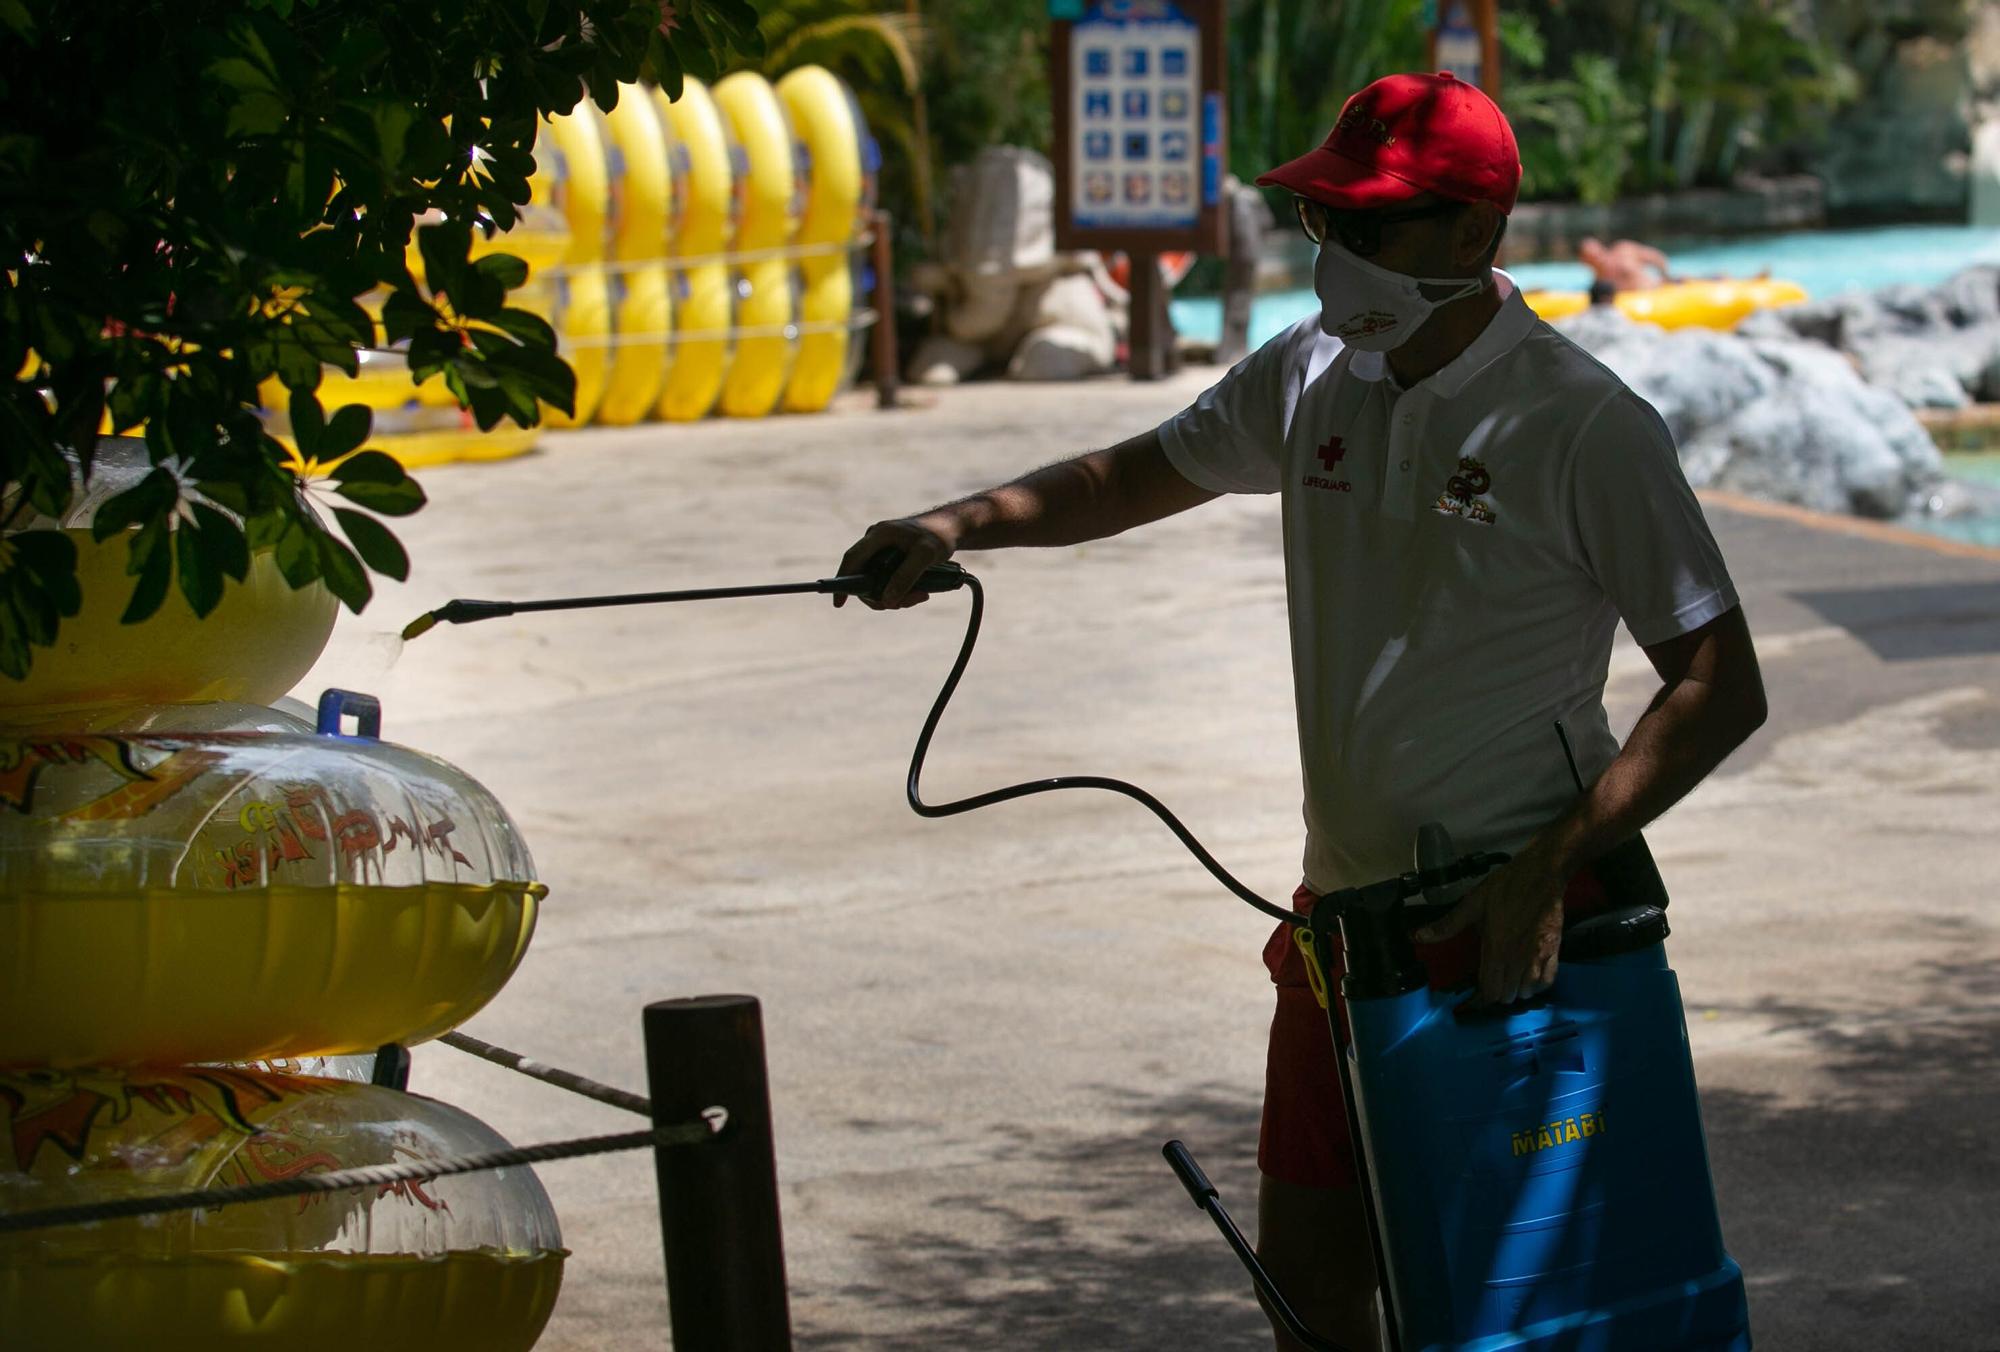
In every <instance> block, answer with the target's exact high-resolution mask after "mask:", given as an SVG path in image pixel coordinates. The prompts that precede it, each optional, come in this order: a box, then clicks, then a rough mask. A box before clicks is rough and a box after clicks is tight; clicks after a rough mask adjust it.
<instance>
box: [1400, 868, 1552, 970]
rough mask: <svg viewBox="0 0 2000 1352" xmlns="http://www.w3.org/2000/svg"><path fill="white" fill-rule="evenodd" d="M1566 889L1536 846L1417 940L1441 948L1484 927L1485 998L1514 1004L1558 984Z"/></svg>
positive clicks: (1490, 876) (1481, 956)
mask: <svg viewBox="0 0 2000 1352" xmlns="http://www.w3.org/2000/svg"><path fill="white" fill-rule="evenodd" d="M1565 890H1566V889H1565V885H1564V882H1563V879H1562V877H1561V875H1560V874H1558V873H1557V871H1556V870H1555V869H1553V868H1550V867H1548V866H1547V865H1546V864H1545V863H1544V862H1543V861H1542V860H1541V859H1540V857H1539V856H1538V855H1537V854H1536V853H1535V851H1534V850H1533V848H1532V847H1531V848H1530V849H1528V850H1524V851H1523V852H1522V853H1521V854H1519V855H1518V856H1516V857H1515V859H1514V860H1513V862H1511V863H1507V864H1503V865H1501V866H1500V867H1499V868H1498V869H1495V870H1494V871H1493V872H1492V873H1489V874H1487V875H1486V877H1485V879H1484V880H1483V881H1482V882H1481V883H1480V884H1479V886H1477V887H1475V888H1474V889H1473V890H1472V891H1471V892H1469V893H1467V894H1466V895H1465V897H1464V898H1463V899H1462V900H1461V901H1460V902H1459V903H1458V905H1456V906H1454V907H1452V908H1451V910H1450V911H1449V912H1447V913H1446V914H1445V916H1444V918H1443V919H1441V920H1438V921H1436V922H1434V923H1432V924H1429V925H1426V926H1424V927H1423V928H1422V929H1420V930H1418V931H1417V932H1416V935H1415V937H1416V939H1417V940H1418V941H1419V942H1421V943H1427V944H1428V943H1437V942H1439V941H1440V940H1444V939H1449V938H1451V937H1452V936H1453V935H1454V934H1458V933H1460V932H1461V931H1463V930H1465V929H1467V928H1469V927H1470V926H1472V925H1476V924H1480V923H1482V922H1483V923H1484V926H1485V927H1484V929H1483V930H1482V931H1481V934H1480V943H1479V999H1480V1001H1481V1002H1482V1003H1484V1004H1487V1005H1511V1004H1513V1003H1514V1002H1515V1001H1517V1000H1526V999H1528V998H1529V997H1531V996H1535V995H1539V994H1541V993H1542V992H1543V991H1545V990H1547V989H1548V988H1549V987H1550V986H1551V985H1553V984H1555V979H1556V955H1557V954H1558V953H1559V952H1560V951H1561V949H1562V927H1563V892H1564V891H1565Z"/></svg>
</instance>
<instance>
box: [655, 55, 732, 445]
mask: <svg viewBox="0 0 2000 1352" xmlns="http://www.w3.org/2000/svg"><path fill="white" fill-rule="evenodd" d="M653 99H654V102H655V104H656V106H658V107H659V108H660V109H661V110H662V111H664V112H665V113H666V115H667V119H668V121H669V123H670V124H671V125H672V127H673V130H674V135H675V138H676V140H677V142H678V147H679V149H680V150H681V152H682V153H684V154H685V155H686V156H687V190H686V192H685V193H684V194H683V195H682V201H681V204H680V205H681V225H680V229H679V230H677V231H676V232H675V234H674V256H675V257H676V258H710V259H712V258H713V257H714V256H715V255H717V254H720V253H722V252H723V251H724V250H725V249H727V248H728V247H729V242H730V240H731V239H732V238H733V237H734V236H735V233H736V174H735V169H734V163H735V154H734V149H733V147H734V143H733V142H732V141H731V139H730V132H729V124H728V123H727V122H726V121H725V120H724V119H723V117H722V114H721V112H720V111H718V110H717V108H716V106H715V100H714V99H713V98H711V97H710V95H709V92H708V87H707V86H706V85H704V84H702V82H701V81H699V80H697V79H694V78H693V77H691V76H690V77H689V78H688V79H687V80H686V82H685V83H684V84H683V85H682V87H681V96H680V98H678V99H676V100H674V101H673V102H672V103H669V102H668V101H667V96H666V95H665V94H663V93H661V92H660V91H659V90H657V89H656V90H654V91H653ZM672 285H673V296H674V300H673V304H674V311H675V318H676V321H677V322H676V327H675V333H674V349H673V354H672V357H671V361H670V364H669V365H668V367H667V372H666V381H665V383H664V385H663V386H662V387H661V390H660V401H659V405H658V412H659V416H661V417H662V418H667V419H670V420H671V421H674V422H690V421H693V420H694V419H696V418H704V417H707V416H708V412H709V410H710V409H712V408H714V407H715V401H716V399H717V398H718V397H719V396H720V395H721V393H722V378H723V374H724V372H726V371H727V370H728V368H729V353H730V339H729V334H728V329H729V325H730V321H731V319H732V318H733V316H734V313H735V305H734V291H733V289H732V288H731V286H730V279H729V268H728V266H727V265H725V264H723V263H719V262H713V261H711V262H705V263H701V262H698V263H694V264H692V265H687V266H677V267H675V268H674V269H673V273H672ZM697 335H709V336H697Z"/></svg>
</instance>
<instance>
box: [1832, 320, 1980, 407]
mask: <svg viewBox="0 0 2000 1352" xmlns="http://www.w3.org/2000/svg"><path fill="white" fill-rule="evenodd" d="M1853 351H1854V357H1855V360H1856V362H1857V363H1858V364H1859V366H1860V368H1861V374H1862V378H1863V379H1865V380H1867V381H1868V383H1869V384H1871V385H1874V386H1876V387H1877V388H1878V389H1884V390H1887V391H1889V392H1890V393H1891V394H1893V395H1895V396H1896V397H1897V398H1898V399H1901V400H1902V401H1903V402H1904V404H1906V405H1908V406H1909V407H1911V408H1964V407H1965V406H1966V405H1967V404H1969V403H1971V402H1972V396H1971V395H1970V394H1969V393H1967V391H1966V386H1967V385H1968V384H1976V383H1977V382H1978V380H1979V372H1980V371H1983V370H1984V369H1985V362H1984V360H1979V361H1977V362H1976V363H1974V367H1973V369H1972V370H1971V371H1970V372H1968V373H1965V374H1961V371H1962V369H1963V362H1962V360H1961V359H1960V356H1961V354H1959V353H1955V352H1948V351H1945V350H1944V344H1942V343H1939V342H1925V341H1923V340H1921V339H1914V338H1901V337H1885V338H1876V339H1872V340H1870V341H1868V342H1864V343H1859V344H1857V345H1856V346H1855V347H1854V349H1853Z"/></svg>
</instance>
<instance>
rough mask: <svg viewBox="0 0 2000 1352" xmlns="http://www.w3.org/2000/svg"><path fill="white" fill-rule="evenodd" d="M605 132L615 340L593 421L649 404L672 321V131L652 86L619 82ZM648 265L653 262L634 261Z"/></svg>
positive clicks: (630, 415) (620, 420)
mask: <svg viewBox="0 0 2000 1352" xmlns="http://www.w3.org/2000/svg"><path fill="white" fill-rule="evenodd" d="M604 121H605V127H606V130H607V131H608V132H609V134H610V150H611V162H612V163H611V183H612V192H613V194H614V195H616V196H617V197H618V199H619V202H618V210H617V213H616V217H615V221H614V224H613V234H612V237H611V261H612V262H613V263H614V264H616V265H618V266H616V267H614V268H612V269H611V270H610V272H609V273H608V275H607V280H608V282H609V284H610V290H611V305H612V314H613V321H612V322H613V325H614V327H615V328H616V330H617V333H618V341H617V343H616V344H615V345H614V346H613V347H612V349H611V364H610V369H609V371H608V373H607V375H606V380H605V388H604V399H603V401H602V402H601V403H600V404H599V405H598V407H597V421H598V422H600V423H607V424H610V425H613V426H625V425H628V424H631V423H635V422H638V421H639V420H640V419H642V418H644V417H646V416H647V415H649V414H650V413H651V412H652V411H653V405H654V404H655V403H656V402H657V401H658V399H659V395H660V382H661V380H662V379H663V378H664V376H665V375H666V365H667V353H668V342H667V337H666V335H667V332H668V330H669V329H670V328H671V327H672V324H673V300H672V296H671V294H670V291H669V289H668V282H667V268H666V262H665V260H666V254H667V243H668V232H669V230H670V228H671V222H672V219H673V210H674V180H673V130H672V128H671V127H670V126H669V125H668V124H667V120H666V118H665V117H663V116H662V115H661V113H660V110H659V109H658V107H656V106H655V105H654V103H653V99H652V93H651V91H650V90H646V89H642V88H640V87H639V86H638V85H623V86H620V88H619V92H618V106H617V107H616V108H613V109H612V110H611V111H610V112H608V113H606V114H605V115H604ZM635 264H651V265H652V266H633V265H635Z"/></svg>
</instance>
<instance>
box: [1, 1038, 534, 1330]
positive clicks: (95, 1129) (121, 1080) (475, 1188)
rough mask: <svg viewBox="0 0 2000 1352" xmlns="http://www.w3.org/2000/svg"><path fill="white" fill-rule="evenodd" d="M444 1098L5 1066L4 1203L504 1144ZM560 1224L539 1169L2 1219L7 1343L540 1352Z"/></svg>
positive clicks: (235, 1077) (341, 1086)
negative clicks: (153, 1210)
mask: <svg viewBox="0 0 2000 1352" xmlns="http://www.w3.org/2000/svg"><path fill="white" fill-rule="evenodd" d="M506 1146H507V1142H506V1140H505V1139H504V1138H502V1137H501V1136H500V1135H499V1133H497V1132H495V1131H494V1130H493V1129H492V1128H490V1127H488V1126H486V1124H484V1123H482V1122H480V1121H479V1120H478V1119H476V1118H474V1117H472V1116H470V1115H469V1114H467V1113H464V1112H461V1111H459V1110H457V1109H455V1108H452V1107H449V1106H448V1105H446V1104H442V1103H437V1102H434V1101H432V1100H429V1099H425V1098H421V1097H419V1096H417V1095H414V1094H402V1093H398V1092H396V1091H394V1090H391V1089H386V1088H381V1087H378V1086H376V1085H372V1084H351V1083H341V1082H338V1081H332V1080H321V1079H310V1078H306V1077H302V1076H294V1075H285V1074H269V1073H258V1072H254V1071H249V1070H242V1069H235V1068H226V1067H188V1068H179V1069H166V1070H135V1071H130V1072H123V1073H121V1072H118V1071H113V1070H101V1069H93V1070H83V1071H77V1072H74V1073H68V1074H63V1073H57V1072H54V1071H49V1070H32V1071H25V1072H13V1073H9V1072H5V1071H0V1212H7V1211H16V1210H27V1209H32V1208H39V1207H48V1206H64V1205H78V1204H89V1203H93V1202H108V1201H115V1200H119V1199H123V1198H128V1197H131V1196H134V1195H144V1194H148V1193H152V1194H158V1193H176V1192H186V1191H194V1192H200V1191H205V1190H207V1189H210V1188H221V1187H229V1186H232V1185H238V1184H244V1183H263V1182H267V1181H271V1180H276V1179H285V1178H290V1177H293V1176H295V1175H298V1174H301V1173H322V1172H325V1171H328V1170H333V1169H342V1168H354V1167H365V1166H379V1165H386V1164H395V1163H403V1162H407V1161H412V1160H415V1161H422V1162H425V1163H430V1162H441V1161H444V1160H447V1159H450V1158H452V1157H454V1156H457V1155H462V1154H467V1153H474V1152H480V1151H487V1150H495V1149H505V1148H506ZM561 1241H562V1236H561V1231H560V1228H559V1227H558V1224H557V1222H556V1219H555V1213H554V1210H553V1208H552V1207H551V1206H550V1205H549V1200H548V1194H547V1193H545V1192H544V1191H543V1190H542V1187H541V1184H540V1182H539V1180H537V1179H536V1178H535V1176H534V1174H533V1173H532V1172H531V1171H529V1170H526V1169H508V1170H504V1171H499V1172H496V1173H491V1174H487V1175H484V1176H481V1175H476V1174H465V1175H452V1176H446V1177H442V1178H437V1179H429V1180H424V1181H422V1182H419V1183H415V1184H410V1183H403V1184H395V1185H391V1186H385V1187H380V1188H354V1189H350V1190H348V1191H346V1192H342V1193H334V1194H327V1195H321V1196H317V1197H314V1198H312V1199H311V1201H310V1205H308V1204H307V1201H306V1199H302V1198H297V1197H285V1198H275V1199H271V1200H266V1201H262V1202H241V1203H234V1204H231V1205H227V1206H218V1207H206V1208H201V1209H193V1210H187V1211H179V1212H172V1213H169V1214H167V1215H163V1216H146V1217H139V1218H116V1219H108V1220H99V1221H92V1222H87V1223H84V1224H80V1225H68V1226H61V1227H53V1228H48V1229H41V1230H30V1231H25V1232H22V1233H20V1234H14V1235H0V1329H5V1330H6V1337H5V1345H6V1346H7V1347H8V1348H10V1349H13V1348H18V1349H21V1352H28V1349H38V1350H40V1349H47V1350H48V1352H54V1349H58V1348H59V1349H62V1352H127V1350H128V1349H132V1348H148V1349H158V1350H159V1352H208V1350H209V1349H220V1348H229V1349H234V1350H235V1352H352V1350H353V1349H366V1350H367V1352H528V1349H529V1348H530V1347H532V1346H533V1344H534V1342H535V1340H536V1338H537V1337H538V1336H539V1335H540V1333H541V1331H542V1328H543V1326H544V1325H545V1324H546V1323H547V1321H548V1318H549V1315H550V1313H551V1311H552V1310H553V1309H554V1307H555V1303H556V1297H557V1293H558V1292H559V1291H560V1289H561V1285H562V1268H563V1260H564V1258H565V1257H566V1256H567V1254H566V1251H565V1250H564V1249H563V1248H562V1246H561Z"/></svg>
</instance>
